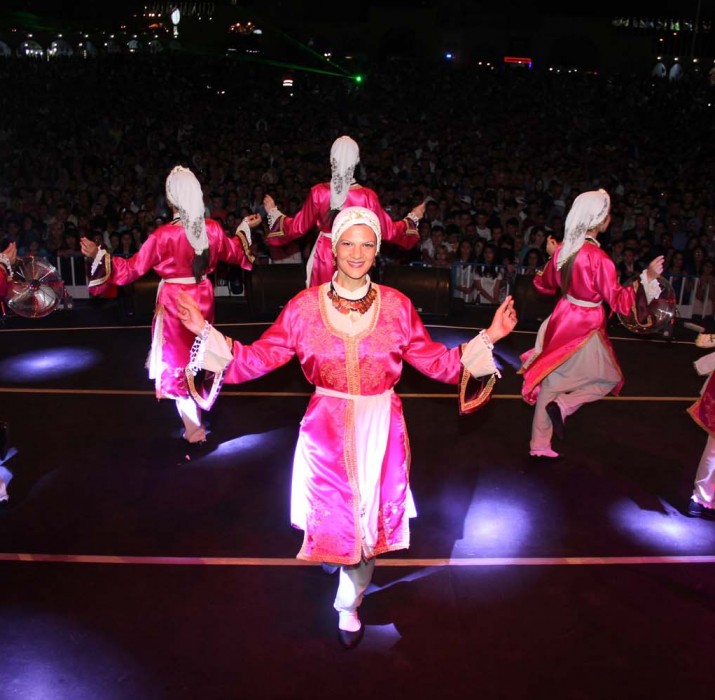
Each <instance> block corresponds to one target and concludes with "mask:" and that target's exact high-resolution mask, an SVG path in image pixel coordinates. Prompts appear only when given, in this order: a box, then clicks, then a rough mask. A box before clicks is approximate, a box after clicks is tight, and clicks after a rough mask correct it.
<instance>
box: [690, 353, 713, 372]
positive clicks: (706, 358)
mask: <svg viewBox="0 0 715 700" xmlns="http://www.w3.org/2000/svg"><path fill="white" fill-rule="evenodd" d="M693 365H694V366H695V371H696V372H697V373H698V374H699V375H701V376H703V375H706V374H710V373H711V372H712V371H713V370H715V352H709V353H708V354H707V355H703V356H702V357H700V358H698V359H697V360H695V362H693Z"/></svg>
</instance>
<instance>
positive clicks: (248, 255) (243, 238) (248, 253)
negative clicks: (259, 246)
mask: <svg viewBox="0 0 715 700" xmlns="http://www.w3.org/2000/svg"><path fill="white" fill-rule="evenodd" d="M236 238H238V240H239V241H241V247H242V248H243V252H244V254H245V255H246V258H248V261H249V262H250V263H253V262H255V260H256V256H255V255H251V246H250V245H248V238H246V234H245V233H244V232H243V231H241V230H239V229H236Z"/></svg>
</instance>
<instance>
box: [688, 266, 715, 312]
mask: <svg viewBox="0 0 715 700" xmlns="http://www.w3.org/2000/svg"><path fill="white" fill-rule="evenodd" d="M713 270H715V264H713V261H712V260H711V259H710V258H706V259H705V260H704V261H703V265H702V270H701V272H700V275H699V276H698V278H697V279H696V281H695V295H694V298H693V312H692V313H693V318H694V319H698V320H703V319H711V318H712V316H713V296H715V278H714V277H713Z"/></svg>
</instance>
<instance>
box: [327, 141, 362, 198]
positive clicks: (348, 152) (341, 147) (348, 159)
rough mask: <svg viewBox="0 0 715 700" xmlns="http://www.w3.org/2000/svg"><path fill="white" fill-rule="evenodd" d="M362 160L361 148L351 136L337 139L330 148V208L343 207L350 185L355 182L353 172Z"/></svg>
mask: <svg viewBox="0 0 715 700" xmlns="http://www.w3.org/2000/svg"><path fill="white" fill-rule="evenodd" d="M359 162H360V149H359V148H358V145H357V144H356V143H355V141H353V140H352V139H351V138H350V137H349V136H341V137H340V138H338V139H335V141H334V142H333V145H332V147H331V148H330V171H331V177H330V208H331V209H333V210H336V209H342V208H343V205H344V204H345V200H346V199H347V197H348V191H349V190H350V185H352V184H353V183H354V182H355V178H354V177H353V173H354V172H355V166H356V165H357V164H358V163H359Z"/></svg>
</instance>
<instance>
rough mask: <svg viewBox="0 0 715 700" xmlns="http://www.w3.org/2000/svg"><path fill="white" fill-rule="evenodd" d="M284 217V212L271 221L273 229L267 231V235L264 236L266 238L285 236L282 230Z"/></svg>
mask: <svg viewBox="0 0 715 700" xmlns="http://www.w3.org/2000/svg"><path fill="white" fill-rule="evenodd" d="M285 218H286V217H285V214H281V215H280V216H279V217H278V218H277V219H276V220H275V221H274V222H273V228H274V229H275V230H271V231H269V232H268V235H267V236H266V240H267V239H269V238H284V237H285V236H286V232H285V231H284V230H283V221H284V220H285ZM276 227H277V228H276Z"/></svg>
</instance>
